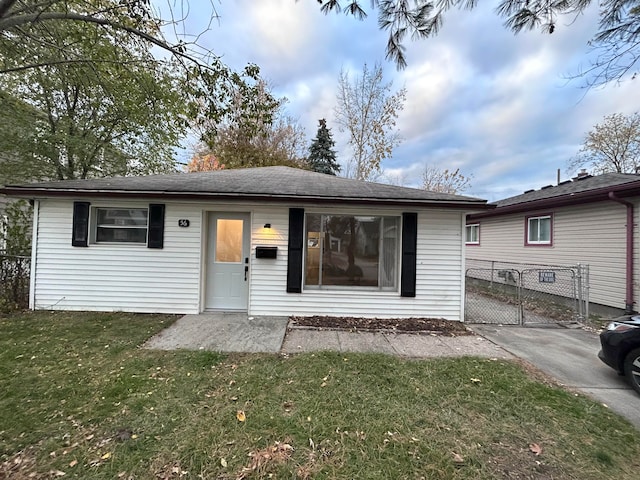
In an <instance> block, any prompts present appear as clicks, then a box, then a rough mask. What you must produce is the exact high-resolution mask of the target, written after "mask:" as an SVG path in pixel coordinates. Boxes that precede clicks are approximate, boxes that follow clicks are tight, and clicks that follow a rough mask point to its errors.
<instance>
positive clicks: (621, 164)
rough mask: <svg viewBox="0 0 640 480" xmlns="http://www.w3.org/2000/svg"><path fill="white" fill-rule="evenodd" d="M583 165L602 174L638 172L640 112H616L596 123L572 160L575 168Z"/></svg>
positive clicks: (569, 167)
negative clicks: (628, 113) (624, 113)
mask: <svg viewBox="0 0 640 480" xmlns="http://www.w3.org/2000/svg"><path fill="white" fill-rule="evenodd" d="M582 167H585V168H589V169H591V170H592V171H593V172H594V173H598V174H600V173H606V172H619V173H636V172H637V169H638V167H640V115H639V114H638V113H634V114H632V115H623V114H621V113H614V114H612V115H607V116H605V117H604V120H603V121H602V122H601V123H599V124H596V125H595V126H594V127H593V130H591V131H590V132H589V133H587V135H586V138H585V141H584V144H583V146H582V148H581V149H580V151H579V152H578V154H577V155H576V156H575V157H574V158H573V159H571V160H570V161H569V164H568V169H569V171H571V172H574V171H576V170H577V169H578V168H582Z"/></svg>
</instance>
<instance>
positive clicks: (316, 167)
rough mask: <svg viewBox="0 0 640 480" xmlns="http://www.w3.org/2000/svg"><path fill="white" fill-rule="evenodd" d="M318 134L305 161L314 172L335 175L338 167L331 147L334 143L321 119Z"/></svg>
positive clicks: (334, 152)
mask: <svg viewBox="0 0 640 480" xmlns="http://www.w3.org/2000/svg"><path fill="white" fill-rule="evenodd" d="M319 123H320V126H319V127H318V133H317V134H316V138H314V139H313V142H311V147H309V158H308V159H307V161H308V162H309V165H310V166H311V169H312V170H313V171H314V172H319V173H326V174H328V175H336V174H337V173H338V172H339V171H340V165H338V161H337V160H336V151H335V150H334V149H333V146H334V145H335V144H336V142H334V141H333V138H332V137H331V130H329V129H328V128H327V122H326V120H325V119H324V118H323V119H321V120H320V121H319Z"/></svg>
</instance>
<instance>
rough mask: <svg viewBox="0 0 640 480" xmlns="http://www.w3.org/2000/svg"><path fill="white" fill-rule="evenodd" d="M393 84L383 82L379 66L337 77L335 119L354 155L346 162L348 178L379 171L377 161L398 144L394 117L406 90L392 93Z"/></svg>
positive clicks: (387, 155) (398, 111)
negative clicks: (347, 134) (347, 137)
mask: <svg viewBox="0 0 640 480" xmlns="http://www.w3.org/2000/svg"><path fill="white" fill-rule="evenodd" d="M392 85H393V83H392V82H389V83H384V78H383V72H382V66H381V65H379V64H376V65H375V66H374V67H373V69H369V68H368V67H367V65H366V64H365V65H364V67H363V69H362V76H357V77H356V78H355V79H354V80H353V81H352V80H351V78H350V77H349V73H348V72H346V71H344V70H343V71H341V72H340V77H339V78H338V94H337V103H338V104H337V106H336V109H335V113H336V122H337V123H338V125H340V128H341V130H343V131H347V132H348V133H349V144H350V145H351V148H352V150H353V154H352V157H351V159H350V160H349V162H348V163H347V171H346V175H347V177H353V178H357V179H358V180H370V179H371V178H372V176H375V175H377V174H379V173H380V171H381V170H380V163H381V162H382V160H384V159H385V158H389V157H391V153H392V151H393V149H394V148H395V147H396V146H397V145H398V144H399V143H400V135H399V133H398V131H397V130H396V128H395V125H396V118H397V117H398V114H399V113H400V111H401V110H402V109H403V107H404V101H405V98H406V89H404V88H401V89H400V90H398V91H396V92H392V90H391V87H392Z"/></svg>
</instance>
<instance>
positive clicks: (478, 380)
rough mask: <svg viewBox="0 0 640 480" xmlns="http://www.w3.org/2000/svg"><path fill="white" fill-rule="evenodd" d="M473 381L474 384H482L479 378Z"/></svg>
mask: <svg viewBox="0 0 640 480" xmlns="http://www.w3.org/2000/svg"><path fill="white" fill-rule="evenodd" d="M471 381H472V382H473V383H480V382H481V380H480V379H479V378H472V379H471Z"/></svg>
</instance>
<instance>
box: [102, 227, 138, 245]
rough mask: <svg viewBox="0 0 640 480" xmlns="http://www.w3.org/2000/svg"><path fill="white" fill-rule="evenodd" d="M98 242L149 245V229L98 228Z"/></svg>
mask: <svg viewBox="0 0 640 480" xmlns="http://www.w3.org/2000/svg"><path fill="white" fill-rule="evenodd" d="M96 242H124V243H147V229H146V228H113V227H97V229H96Z"/></svg>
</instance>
